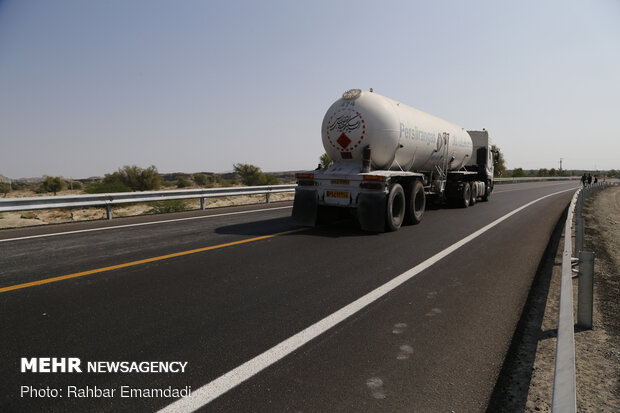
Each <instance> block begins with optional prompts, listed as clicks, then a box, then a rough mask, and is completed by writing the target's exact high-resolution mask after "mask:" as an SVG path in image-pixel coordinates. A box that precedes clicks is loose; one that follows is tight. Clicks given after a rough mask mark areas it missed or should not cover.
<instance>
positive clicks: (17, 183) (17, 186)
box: [11, 181, 26, 191]
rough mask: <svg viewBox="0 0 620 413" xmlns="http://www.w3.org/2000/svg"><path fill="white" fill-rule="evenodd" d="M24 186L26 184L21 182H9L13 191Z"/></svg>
mask: <svg viewBox="0 0 620 413" xmlns="http://www.w3.org/2000/svg"><path fill="white" fill-rule="evenodd" d="M24 188H26V184H24V183H22V182H15V181H13V182H11V189H12V190H13V191H19V190H20V189H24Z"/></svg>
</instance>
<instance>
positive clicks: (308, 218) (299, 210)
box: [293, 190, 318, 227]
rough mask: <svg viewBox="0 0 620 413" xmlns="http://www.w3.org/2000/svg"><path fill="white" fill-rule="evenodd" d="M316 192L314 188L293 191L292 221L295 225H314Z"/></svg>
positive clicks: (316, 204)
mask: <svg viewBox="0 0 620 413" xmlns="http://www.w3.org/2000/svg"><path fill="white" fill-rule="evenodd" d="M316 197H317V194H316V191H314V190H310V191H309V190H303V191H299V190H297V191H295V200H294V201H293V222H295V223H296V224H297V225H303V226H306V227H313V226H315V225H316V216H317V206H318V203H317V199H316Z"/></svg>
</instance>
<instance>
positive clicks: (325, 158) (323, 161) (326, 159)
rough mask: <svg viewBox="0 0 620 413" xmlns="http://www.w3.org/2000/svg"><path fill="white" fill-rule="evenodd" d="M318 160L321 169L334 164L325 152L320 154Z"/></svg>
mask: <svg viewBox="0 0 620 413" xmlns="http://www.w3.org/2000/svg"><path fill="white" fill-rule="evenodd" d="M319 161H320V162H321V164H320V165H321V169H327V168H329V167H330V166H332V165H333V164H334V161H332V158H330V157H329V155H328V154H327V153H324V154H323V155H321V157H320V158H319Z"/></svg>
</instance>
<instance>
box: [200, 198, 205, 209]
mask: <svg viewBox="0 0 620 413" xmlns="http://www.w3.org/2000/svg"><path fill="white" fill-rule="evenodd" d="M200 209H202V210H203V211H204V210H205V199H204V198H200Z"/></svg>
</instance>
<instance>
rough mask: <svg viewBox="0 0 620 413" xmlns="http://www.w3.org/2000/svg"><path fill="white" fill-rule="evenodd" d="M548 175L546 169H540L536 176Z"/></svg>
mask: <svg viewBox="0 0 620 413" xmlns="http://www.w3.org/2000/svg"><path fill="white" fill-rule="evenodd" d="M547 175H549V171H548V170H547V168H540V169H539V170H538V176H547Z"/></svg>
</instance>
